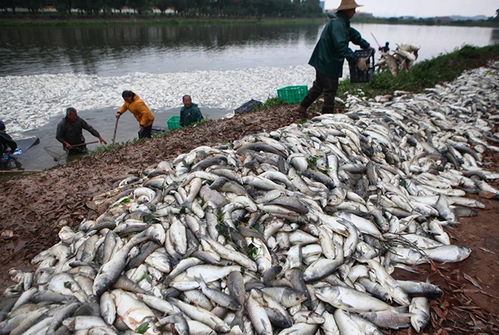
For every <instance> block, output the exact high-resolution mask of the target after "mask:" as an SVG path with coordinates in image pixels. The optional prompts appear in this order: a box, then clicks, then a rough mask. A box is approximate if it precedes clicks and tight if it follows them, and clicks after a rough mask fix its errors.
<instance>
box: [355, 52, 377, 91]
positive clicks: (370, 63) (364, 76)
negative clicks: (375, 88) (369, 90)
mask: <svg viewBox="0 0 499 335" xmlns="http://www.w3.org/2000/svg"><path fill="white" fill-rule="evenodd" d="M354 53H355V56H357V58H365V57H367V58H368V60H367V70H365V71H361V70H359V69H358V68H357V63H351V64H349V66H350V82H352V83H367V82H369V81H370V80H371V78H372V76H373V74H374V49H367V50H356V51H355V52H354Z"/></svg>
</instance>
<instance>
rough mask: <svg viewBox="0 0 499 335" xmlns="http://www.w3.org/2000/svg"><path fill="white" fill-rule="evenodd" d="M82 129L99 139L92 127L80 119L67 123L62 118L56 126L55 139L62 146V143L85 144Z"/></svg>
mask: <svg viewBox="0 0 499 335" xmlns="http://www.w3.org/2000/svg"><path fill="white" fill-rule="evenodd" d="M83 129H85V130H87V131H88V132H90V134H92V135H94V136H95V137H100V134H99V133H98V132H97V130H95V129H94V128H92V126H91V125H89V124H88V123H87V122H86V121H85V120H83V119H82V118H78V119H76V120H75V121H74V122H69V121H68V120H67V119H66V118H63V119H62V120H61V122H59V124H58V125H57V135H56V137H55V138H56V139H57V140H58V141H59V142H61V143H62V144H63V145H64V141H66V142H68V143H69V144H71V145H74V144H81V143H85V137H83V131H82V130H83Z"/></svg>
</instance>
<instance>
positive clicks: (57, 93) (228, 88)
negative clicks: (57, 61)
mask: <svg viewBox="0 0 499 335" xmlns="http://www.w3.org/2000/svg"><path fill="white" fill-rule="evenodd" d="M314 74H315V72H314V69H313V68H312V67H311V66H308V65H298V66H288V67H255V68H248V69H239V70H227V71H194V72H180V73H163V74H152V73H139V72H137V73H129V74H126V75H123V76H111V77H105V76H97V75H88V74H78V73H76V74H71V73H69V74H68V73H63V74H42V75H31V76H6V77H0V87H2V91H3V92H2V96H3V98H4V99H5V100H4V106H3V108H2V109H0V119H1V120H4V121H6V123H7V125H8V131H9V133H13V134H16V133H19V132H22V131H26V130H30V129H35V128H38V127H40V126H43V125H45V124H47V123H48V122H49V120H50V118H52V117H55V116H58V115H63V113H64V110H65V109H66V108H67V107H70V106H72V107H75V108H76V109H77V110H79V111H85V110H93V109H101V108H108V107H116V108H117V107H119V106H120V105H121V104H122V103H123V100H122V98H121V92H122V91H123V90H132V91H134V92H135V93H137V94H138V95H140V96H141V97H142V98H143V99H144V101H145V102H146V104H147V105H148V106H149V107H150V108H152V109H165V108H166V109H167V108H174V107H175V108H176V107H179V106H181V99H182V96H183V95H185V94H189V95H191V96H192V97H193V101H194V102H196V103H199V105H200V106H206V107H214V108H224V109H235V108H237V107H239V106H240V105H241V104H243V103H244V102H246V101H248V100H250V99H256V100H260V101H263V102H264V101H265V100H267V99H268V98H271V97H276V96H277V89H278V88H280V87H284V86H289V85H308V86H309V87H310V86H311V84H312V81H313V79H314Z"/></svg>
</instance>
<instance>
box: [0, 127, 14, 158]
mask: <svg viewBox="0 0 499 335" xmlns="http://www.w3.org/2000/svg"><path fill="white" fill-rule="evenodd" d="M8 148H10V150H11V151H12V152H14V151H15V150H16V148H17V143H16V141H14V140H13V139H12V137H10V135H9V134H7V133H6V132H5V130H0V154H3V153H4V152H6V151H7V149H8Z"/></svg>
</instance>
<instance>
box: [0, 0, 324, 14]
mask: <svg viewBox="0 0 499 335" xmlns="http://www.w3.org/2000/svg"><path fill="white" fill-rule="evenodd" d="M45 6H53V7H55V9H56V10H57V12H59V13H62V14H71V13H72V12H74V11H75V10H76V11H78V12H81V13H84V14H92V15H101V14H111V13H115V12H121V10H122V9H123V8H124V7H125V8H126V7H128V8H131V9H133V10H135V12H136V13H137V14H145V13H149V12H151V11H152V8H158V9H159V10H160V12H161V14H165V12H166V10H167V9H169V8H173V9H174V11H175V13H176V14H178V15H182V16H284V17H293V16H311V15H317V14H320V13H321V12H322V9H321V7H320V2H319V0H1V1H0V9H3V11H5V12H7V11H8V12H11V13H13V14H15V13H16V8H27V9H28V10H29V12H30V13H32V14H37V13H39V12H40V10H41V9H42V8H44V7H45Z"/></svg>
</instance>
